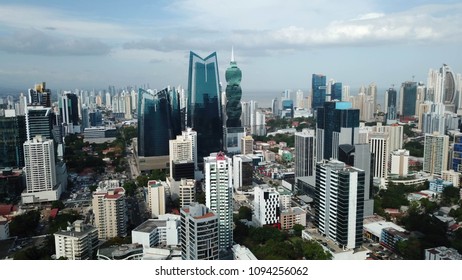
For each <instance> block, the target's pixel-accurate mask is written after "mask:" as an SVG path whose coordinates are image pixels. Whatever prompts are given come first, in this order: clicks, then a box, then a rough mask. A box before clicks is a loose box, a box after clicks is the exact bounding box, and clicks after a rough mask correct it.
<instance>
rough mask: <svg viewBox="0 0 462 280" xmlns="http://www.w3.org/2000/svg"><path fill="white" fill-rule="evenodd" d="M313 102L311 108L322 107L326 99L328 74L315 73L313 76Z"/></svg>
mask: <svg viewBox="0 0 462 280" xmlns="http://www.w3.org/2000/svg"><path fill="white" fill-rule="evenodd" d="M311 93H312V100H313V101H312V103H311V106H312V107H311V108H312V109H314V110H316V109H317V108H318V107H322V106H323V105H324V102H325V101H326V76H324V75H321V74H313V76H312V78H311Z"/></svg>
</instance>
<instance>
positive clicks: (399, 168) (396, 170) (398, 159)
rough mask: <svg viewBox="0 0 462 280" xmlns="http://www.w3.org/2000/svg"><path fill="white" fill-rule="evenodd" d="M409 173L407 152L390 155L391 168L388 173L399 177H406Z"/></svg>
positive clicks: (397, 151)
mask: <svg viewBox="0 0 462 280" xmlns="http://www.w3.org/2000/svg"><path fill="white" fill-rule="evenodd" d="M408 171H409V151H408V150H396V151H393V152H392V154H391V168H390V173H391V174H396V175H399V176H400V177H402V176H406V175H407V174H408Z"/></svg>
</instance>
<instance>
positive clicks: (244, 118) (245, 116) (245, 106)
mask: <svg viewBox="0 0 462 280" xmlns="http://www.w3.org/2000/svg"><path fill="white" fill-rule="evenodd" d="M241 107H242V115H241V123H242V126H243V127H245V128H246V129H247V131H250V103H249V102H241Z"/></svg>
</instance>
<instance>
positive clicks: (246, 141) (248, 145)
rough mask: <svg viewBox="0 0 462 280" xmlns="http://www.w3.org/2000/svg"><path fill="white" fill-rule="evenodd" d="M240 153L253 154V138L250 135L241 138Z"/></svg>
mask: <svg viewBox="0 0 462 280" xmlns="http://www.w3.org/2000/svg"><path fill="white" fill-rule="evenodd" d="M241 146H242V151H241V154H243V155H246V154H253V138H252V136H251V135H247V136H244V137H242V138H241Z"/></svg>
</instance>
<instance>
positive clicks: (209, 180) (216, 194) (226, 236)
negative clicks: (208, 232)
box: [204, 152, 233, 251]
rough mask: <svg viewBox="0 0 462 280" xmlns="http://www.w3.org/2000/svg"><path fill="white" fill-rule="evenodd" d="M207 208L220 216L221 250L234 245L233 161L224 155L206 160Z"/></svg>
mask: <svg viewBox="0 0 462 280" xmlns="http://www.w3.org/2000/svg"><path fill="white" fill-rule="evenodd" d="M204 171H205V201H206V204H205V205H206V206H207V207H208V208H210V210H211V211H213V212H215V213H216V214H217V216H218V228H219V230H218V232H219V244H220V245H219V249H220V251H224V250H228V249H230V248H231V247H232V245H233V185H232V178H233V173H232V160H231V158H229V157H227V156H226V155H224V154H223V153H221V152H220V153H212V154H210V156H209V157H205V158H204Z"/></svg>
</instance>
